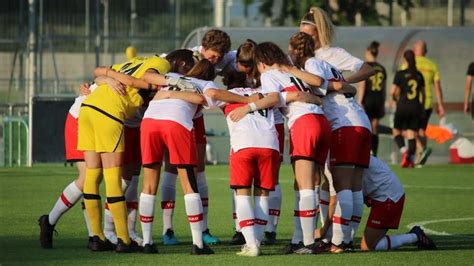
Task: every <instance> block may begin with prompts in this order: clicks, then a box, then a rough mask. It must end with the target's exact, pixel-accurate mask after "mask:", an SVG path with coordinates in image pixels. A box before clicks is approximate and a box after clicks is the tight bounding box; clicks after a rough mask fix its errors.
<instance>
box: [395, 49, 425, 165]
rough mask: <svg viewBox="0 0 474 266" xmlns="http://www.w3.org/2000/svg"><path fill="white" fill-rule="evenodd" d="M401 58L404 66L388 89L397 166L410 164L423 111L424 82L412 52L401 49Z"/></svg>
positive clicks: (411, 163)
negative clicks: (393, 109)
mask: <svg viewBox="0 0 474 266" xmlns="http://www.w3.org/2000/svg"><path fill="white" fill-rule="evenodd" d="M403 58H404V59H405V61H406V64H407V65H408V68H407V69H406V70H401V71H398V72H397V73H396V74H395V78H394V80H393V85H392V90H391V95H392V100H393V101H396V103H397V111H396V112H395V119H394V126H393V129H392V133H393V138H394V140H395V143H396V144H397V146H398V148H399V149H400V152H401V153H402V162H401V166H402V167H414V166H415V152H416V135H417V131H418V129H419V128H420V126H421V125H420V123H422V121H420V120H422V119H423V118H421V119H420V113H422V112H423V100H424V99H425V97H424V95H423V93H424V91H425V89H424V86H425V82H424V79H423V76H422V74H421V73H420V72H419V71H418V70H417V65H416V62H415V54H414V53H413V51H412V50H407V51H405V53H403ZM420 99H421V101H420ZM402 131H404V132H403V133H404V135H405V138H407V140H408V148H407V147H405V140H404V138H403V136H402Z"/></svg>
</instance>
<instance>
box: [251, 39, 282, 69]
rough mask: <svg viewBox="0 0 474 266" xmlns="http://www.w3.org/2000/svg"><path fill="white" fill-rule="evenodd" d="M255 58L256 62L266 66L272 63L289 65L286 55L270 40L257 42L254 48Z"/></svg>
mask: <svg viewBox="0 0 474 266" xmlns="http://www.w3.org/2000/svg"><path fill="white" fill-rule="evenodd" d="M255 59H256V62H261V63H264V64H265V65H268V66H271V65H273V64H278V65H290V62H289V61H288V56H287V55H286V54H285V53H284V52H283V51H282V50H281V49H280V47H278V46H277V45H276V44H274V43H272V42H262V43H259V44H258V45H257V48H256V50H255Z"/></svg>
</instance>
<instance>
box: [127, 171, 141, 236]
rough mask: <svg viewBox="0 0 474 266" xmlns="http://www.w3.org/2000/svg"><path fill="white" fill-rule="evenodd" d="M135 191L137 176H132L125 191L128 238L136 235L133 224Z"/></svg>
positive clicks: (134, 222) (135, 211)
mask: <svg viewBox="0 0 474 266" xmlns="http://www.w3.org/2000/svg"><path fill="white" fill-rule="evenodd" d="M137 189H138V176H137V175H134V176H132V180H130V183H129V185H128V188H127V190H126V191H125V201H126V202H127V212H128V217H127V221H128V234H129V235H130V236H133V235H136V230H135V224H136V221H137V209H138V202H137Z"/></svg>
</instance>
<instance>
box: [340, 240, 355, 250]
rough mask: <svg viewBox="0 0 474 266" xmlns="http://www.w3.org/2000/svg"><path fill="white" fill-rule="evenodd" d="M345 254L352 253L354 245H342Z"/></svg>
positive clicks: (351, 243) (350, 243)
mask: <svg viewBox="0 0 474 266" xmlns="http://www.w3.org/2000/svg"><path fill="white" fill-rule="evenodd" d="M342 246H343V247H344V251H345V252H354V243H353V242H352V241H351V242H349V244H345V243H342Z"/></svg>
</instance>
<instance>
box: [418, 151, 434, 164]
mask: <svg viewBox="0 0 474 266" xmlns="http://www.w3.org/2000/svg"><path fill="white" fill-rule="evenodd" d="M431 152H432V150H431V148H426V149H424V150H423V152H422V153H421V156H420V161H419V162H418V164H419V165H424V164H425V163H426V161H427V160H428V157H430V155H431Z"/></svg>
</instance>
